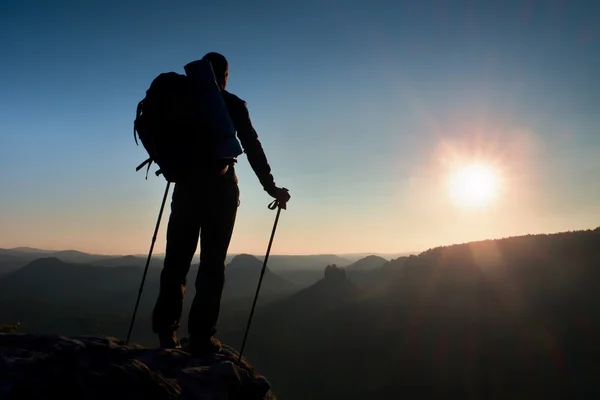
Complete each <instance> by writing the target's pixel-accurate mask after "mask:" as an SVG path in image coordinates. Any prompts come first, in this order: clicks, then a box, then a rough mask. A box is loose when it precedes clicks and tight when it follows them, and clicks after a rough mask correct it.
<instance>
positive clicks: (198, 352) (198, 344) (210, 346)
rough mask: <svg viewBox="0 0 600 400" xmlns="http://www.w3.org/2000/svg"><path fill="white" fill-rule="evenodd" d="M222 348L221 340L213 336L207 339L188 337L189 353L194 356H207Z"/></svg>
mask: <svg viewBox="0 0 600 400" xmlns="http://www.w3.org/2000/svg"><path fill="white" fill-rule="evenodd" d="M222 348H223V347H222V346H221V342H220V341H219V339H217V338H215V337H210V338H208V339H194V338H190V354H192V355H194V356H207V355H210V354H215V353H219V352H220V351H221V349H222Z"/></svg>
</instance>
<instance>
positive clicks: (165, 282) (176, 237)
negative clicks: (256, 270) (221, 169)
mask: <svg viewBox="0 0 600 400" xmlns="http://www.w3.org/2000/svg"><path fill="white" fill-rule="evenodd" d="M200 203H201V202H200V190H199V185H198V184H197V183H195V182H181V183H177V184H176V185H175V190H174V192H173V197H172V201H171V215H170V217H169V224H168V227H167V246H166V255H165V261H164V265H163V269H162V272H161V275H160V292H159V295H158V299H157V301H156V305H155V307H154V311H153V314H152V330H153V331H154V333H156V334H158V335H159V341H160V342H161V344H160V345H161V347H173V346H174V345H176V344H177V339H176V336H175V331H176V330H177V329H178V328H179V326H180V319H181V313H182V308H183V299H184V296H185V287H186V282H187V274H188V272H189V269H190V263H191V262H192V258H193V257H194V253H195V252H196V248H197V246H198V235H199V232H200V212H199V211H200V210H199V209H200V206H201V204H200Z"/></svg>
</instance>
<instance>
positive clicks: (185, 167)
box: [133, 72, 208, 182]
mask: <svg viewBox="0 0 600 400" xmlns="http://www.w3.org/2000/svg"><path fill="white" fill-rule="evenodd" d="M200 111H201V110H200V103H199V101H198V100H197V99H196V97H195V96H194V95H193V91H192V86H191V84H190V82H189V78H188V77H187V76H186V75H181V74H178V73H176V72H165V73H161V74H160V75H158V76H157V77H156V78H155V79H154V80H153V81H152V83H151V84H150V87H149V88H148V90H147V91H146V96H145V97H144V99H142V100H141V101H140V102H139V103H138V106H137V111H136V116H135V121H134V123H133V138H134V140H135V142H136V144H137V145H139V143H138V137H139V139H140V141H141V142H142V145H143V146H144V148H145V149H146V151H147V152H148V156H149V157H148V159H146V160H145V161H144V162H142V163H141V164H140V165H139V166H138V167H137V168H136V171H139V170H140V169H141V168H143V167H144V166H145V165H147V170H146V179H148V171H149V170H150V165H151V164H152V163H153V162H154V163H156V164H157V165H158V167H159V170H158V171H157V172H156V176H158V175H160V174H162V175H163V176H164V178H165V179H166V180H167V181H169V182H177V181H178V180H181V179H182V178H184V177H185V176H186V175H187V174H189V173H190V171H192V170H193V168H194V166H195V164H198V162H197V160H198V159H199V158H201V157H202V152H203V151H206V147H208V146H207V144H206V143H203V140H202V139H204V138H205V136H206V135H203V133H204V132H203V129H202V127H203V121H202V115H201V114H202V113H201V112H200ZM203 145H204V146H203Z"/></svg>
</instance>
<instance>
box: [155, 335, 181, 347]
mask: <svg viewBox="0 0 600 400" xmlns="http://www.w3.org/2000/svg"><path fill="white" fill-rule="evenodd" d="M158 342H159V344H160V347H162V348H163V349H181V344H180V343H179V341H178V340H177V334H176V333H175V332H166V333H159V334H158Z"/></svg>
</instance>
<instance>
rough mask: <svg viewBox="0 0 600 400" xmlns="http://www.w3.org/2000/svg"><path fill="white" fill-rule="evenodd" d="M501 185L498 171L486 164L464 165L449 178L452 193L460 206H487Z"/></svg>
mask: <svg viewBox="0 0 600 400" xmlns="http://www.w3.org/2000/svg"><path fill="white" fill-rule="evenodd" d="M499 187H500V184H499V178H498V174H497V172H496V171H494V169H493V168H491V167H490V166H488V165H485V164H469V165H465V166H462V167H460V168H458V169H456V170H455V171H454V172H453V173H452V174H451V175H450V179H449V188H450V195H451V196H452V198H453V200H454V201H455V202H456V203H457V204H458V205H460V206H467V207H480V206H485V205H487V204H489V203H490V202H491V201H492V200H493V199H494V198H495V197H496V195H497V194H498V191H499Z"/></svg>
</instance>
